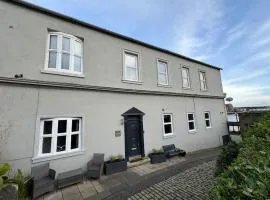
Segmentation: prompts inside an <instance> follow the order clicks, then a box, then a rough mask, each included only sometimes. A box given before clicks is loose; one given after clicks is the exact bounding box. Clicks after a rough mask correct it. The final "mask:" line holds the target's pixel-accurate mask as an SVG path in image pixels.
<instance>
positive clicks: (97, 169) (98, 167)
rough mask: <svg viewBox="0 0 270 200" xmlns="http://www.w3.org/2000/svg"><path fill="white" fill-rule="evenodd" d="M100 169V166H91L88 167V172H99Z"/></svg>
mask: <svg viewBox="0 0 270 200" xmlns="http://www.w3.org/2000/svg"><path fill="white" fill-rule="evenodd" d="M99 169H100V165H90V166H88V170H91V171H92V170H96V171H99Z"/></svg>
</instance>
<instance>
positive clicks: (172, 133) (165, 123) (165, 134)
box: [162, 113, 174, 137]
mask: <svg viewBox="0 0 270 200" xmlns="http://www.w3.org/2000/svg"><path fill="white" fill-rule="evenodd" d="M165 115H170V116H171V122H164V116H165ZM168 124H170V125H171V129H172V132H171V133H165V125H168ZM162 126H163V128H162V129H163V136H164V137H166V136H172V135H174V130H173V114H172V113H162Z"/></svg>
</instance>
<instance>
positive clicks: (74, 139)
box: [70, 134, 79, 149]
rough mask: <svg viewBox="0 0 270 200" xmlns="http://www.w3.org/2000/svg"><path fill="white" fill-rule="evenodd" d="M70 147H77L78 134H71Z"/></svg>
mask: <svg viewBox="0 0 270 200" xmlns="http://www.w3.org/2000/svg"><path fill="white" fill-rule="evenodd" d="M70 146H71V149H77V148H78V147H79V134H74V135H71V145H70Z"/></svg>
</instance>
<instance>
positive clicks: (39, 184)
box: [34, 176, 55, 188]
mask: <svg viewBox="0 0 270 200" xmlns="http://www.w3.org/2000/svg"><path fill="white" fill-rule="evenodd" d="M54 184H55V180H53V179H51V178H50V177H49V176H47V177H44V178H41V179H39V180H35V181H34V188H47V187H50V186H52V185H54Z"/></svg>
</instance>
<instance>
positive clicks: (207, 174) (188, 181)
mask: <svg viewBox="0 0 270 200" xmlns="http://www.w3.org/2000/svg"><path fill="white" fill-rule="evenodd" d="M215 164H216V162H215V161H210V162H206V163H203V164H200V165H198V166H196V167H193V168H190V169H188V170H185V171H184V172H181V173H179V174H177V175H175V176H172V177H171V178H169V179H167V180H164V181H162V182H160V183H157V184H155V185H153V186H151V187H149V188H147V189H145V190H143V191H141V192H140V193H137V194H135V195H133V196H132V197H130V198H129V200H138V199H143V200H146V199H151V200H158V199H164V200H167V199H189V200H190V199H194V200H195V199H196V200H198V199H208V193H209V191H210V190H211V187H212V186H213V184H214V182H215V178H214V171H215Z"/></svg>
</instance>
